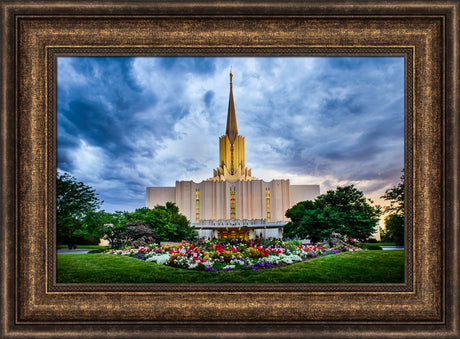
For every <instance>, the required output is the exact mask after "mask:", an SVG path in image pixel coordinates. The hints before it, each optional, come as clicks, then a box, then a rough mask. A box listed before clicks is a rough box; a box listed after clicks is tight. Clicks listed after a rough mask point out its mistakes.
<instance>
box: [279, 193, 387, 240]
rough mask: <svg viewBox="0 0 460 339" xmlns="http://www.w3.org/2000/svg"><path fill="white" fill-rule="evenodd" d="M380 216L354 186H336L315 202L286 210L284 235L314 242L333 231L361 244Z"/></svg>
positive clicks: (373, 230)
mask: <svg viewBox="0 0 460 339" xmlns="http://www.w3.org/2000/svg"><path fill="white" fill-rule="evenodd" d="M380 214H381V211H380V207H378V206H376V207H373V206H372V205H370V204H369V203H368V201H367V199H366V198H365V197H364V194H363V193H362V192H361V191H359V190H358V189H356V188H355V187H354V186H353V185H350V186H345V187H337V189H336V190H335V191H333V190H330V191H327V193H326V194H322V195H320V196H318V197H317V198H316V200H315V201H303V202H300V203H298V204H296V205H294V206H293V207H292V208H290V209H289V210H287V211H286V216H287V217H288V218H290V219H291V222H289V223H288V224H287V225H286V226H284V235H285V236H287V237H301V238H309V239H310V240H312V242H317V241H320V240H323V239H327V238H329V237H330V236H331V235H332V233H333V232H335V233H339V234H341V235H342V236H346V237H348V238H349V239H357V240H360V241H363V240H366V239H368V238H369V237H370V236H371V235H372V234H373V233H374V232H375V226H376V224H377V221H378V219H379V216H380Z"/></svg>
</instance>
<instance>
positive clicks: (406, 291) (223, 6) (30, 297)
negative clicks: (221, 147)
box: [1, 1, 460, 338]
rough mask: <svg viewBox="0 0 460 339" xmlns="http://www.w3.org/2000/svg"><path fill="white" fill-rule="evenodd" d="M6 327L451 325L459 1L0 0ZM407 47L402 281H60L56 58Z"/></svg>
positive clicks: (443, 328)
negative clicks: (42, 1) (40, 2)
mask: <svg viewBox="0 0 460 339" xmlns="http://www.w3.org/2000/svg"><path fill="white" fill-rule="evenodd" d="M1 5H2V38H1V39H2V40H1V44H2V115H1V119H2V124H1V126H2V127H1V128H2V134H1V135H2V139H1V140H2V144H1V145H2V147H1V155H2V214H1V218H2V237H1V240H2V245H3V246H2V247H1V248H2V260H1V265H2V267H1V272H2V273H1V283H2V293H1V297H2V303H1V307H2V311H1V314H2V316H1V331H2V336H4V337H6V338H8V337H17V336H33V337H36V336H37V337H38V336H47V337H63V336H65V337H80V338H81V337H133V336H143V337H158V336H161V337H174V336H176V337H177V336H179V337H180V336H184V335H187V336H188V337H213V336H218V335H220V336H222V337H234V336H243V335H245V336H250V335H253V336H264V337H303V336H305V335H306V334H308V336H309V337H329V338H330V337H362V338H365V337H375V336H376V334H377V333H378V335H379V336H381V337H389V336H394V335H398V336H400V337H404V336H416V337H429V336H434V335H435V334H436V335H442V336H444V337H452V338H454V337H456V336H458V335H459V318H460V317H459V312H458V307H459V302H458V290H459V288H458V286H459V285H458V284H459V270H458V269H459V262H460V260H459V259H460V258H459V250H458V243H459V240H460V239H459V230H458V225H459V223H458V221H459V214H458V205H459V200H458V192H459V190H458V188H459V185H458V170H459V168H458V152H459V147H458V145H459V142H458V141H459V140H458V134H459V131H458V126H459V112H458V104H459V96H458V79H459V78H460V76H459V75H460V74H459V72H458V64H459V60H458V55H459V53H458V52H459V47H458V15H459V14H460V13H459V4H458V3H456V2H455V1H452V2H449V1H446V2H436V1H435V2H433V1H431V2H426V3H417V5H412V4H410V3H409V2H407V3H406V2H394V3H391V4H379V3H378V2H375V3H373V2H366V3H359V4H353V3H347V2H345V3H338V2H337V3H335V2H327V3H299V2H279V3H278V2H247V3H236V4H232V3H225V2H218V3H215V4H209V3H204V2H203V3H201V2H173V3H167V2H165V3H162V2H132V3H117V2H93V3H92V2H83V3H80V2H67V1H59V2H50V3H46V5H45V4H43V5H41V6H39V5H38V4H37V3H36V2H32V1H17V2H10V1H2V2H1ZM63 55H139V56H141V55H215V56H219V55H265V56H269V55H272V56H280V55H284V56H291V55H296V56H300V55H305V56H306V55H398V56H404V58H405V60H406V67H405V68H406V72H405V79H406V90H405V100H406V105H405V106H406V107H405V175H406V178H407V184H406V188H405V189H406V197H407V198H406V206H407V213H406V245H405V248H406V259H405V272H406V276H405V283H404V284H369V285H367V284H362V285H360V284H354V285H347V284H335V285H334V284H331V285H329V284H322V285H320V284H273V285H271V284H195V285H193V284H169V285H166V284H165V285H156V284H137V285H136V284H133V285H130V284H102V285H96V284H93V285H90V284H57V283H56V279H55V278H56V277H55V274H56V272H55V260H56V247H55V241H54V239H55V238H54V237H55V204H56V202H55V196H56V195H55V191H56V187H55V170H56V107H55V106H56V102H55V93H56V63H55V61H56V58H57V57H58V56H63Z"/></svg>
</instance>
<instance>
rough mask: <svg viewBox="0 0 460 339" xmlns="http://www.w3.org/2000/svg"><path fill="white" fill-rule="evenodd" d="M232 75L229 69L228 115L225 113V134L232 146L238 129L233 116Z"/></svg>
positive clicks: (234, 115)
mask: <svg viewBox="0 0 460 339" xmlns="http://www.w3.org/2000/svg"><path fill="white" fill-rule="evenodd" d="M232 78H233V74H232V70H231V69H230V98H229V101H228V113H227V129H226V131H225V134H226V135H227V136H228V140H229V141H230V144H231V145H233V143H234V142H235V139H236V137H237V135H238V128H237V126H236V114H235V104H234V102H233V82H232Z"/></svg>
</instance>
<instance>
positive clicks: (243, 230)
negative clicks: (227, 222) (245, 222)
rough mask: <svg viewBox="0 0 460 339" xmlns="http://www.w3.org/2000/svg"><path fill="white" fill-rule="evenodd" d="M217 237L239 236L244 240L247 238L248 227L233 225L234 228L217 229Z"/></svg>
mask: <svg viewBox="0 0 460 339" xmlns="http://www.w3.org/2000/svg"><path fill="white" fill-rule="evenodd" d="M217 237H218V238H219V239H226V238H241V239H244V240H249V228H248V227H238V228H237V227H235V228H226V229H223V230H218V231H217Z"/></svg>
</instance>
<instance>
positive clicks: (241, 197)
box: [146, 73, 320, 238]
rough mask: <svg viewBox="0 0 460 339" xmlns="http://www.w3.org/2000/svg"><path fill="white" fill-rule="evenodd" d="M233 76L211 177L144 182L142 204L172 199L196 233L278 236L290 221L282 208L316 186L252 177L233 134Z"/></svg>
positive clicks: (240, 143) (313, 194) (309, 196)
mask: <svg viewBox="0 0 460 339" xmlns="http://www.w3.org/2000/svg"><path fill="white" fill-rule="evenodd" d="M232 76H233V75H232V73H230V98H229V106H228V114H227V128H226V133H225V135H223V136H222V137H220V138H219V167H218V168H217V169H215V170H214V171H213V177H212V178H209V179H207V180H204V181H202V182H200V183H195V182H193V181H176V186H175V187H147V192H146V207H148V208H153V207H155V206H156V205H164V204H165V203H166V202H168V201H169V202H174V203H176V205H177V206H178V207H179V211H180V213H182V214H183V215H185V216H186V217H187V219H189V220H190V222H191V224H192V225H193V226H194V227H196V228H197V230H198V233H199V236H200V237H209V238H212V237H216V238H226V237H235V236H239V237H244V238H254V237H255V236H262V237H265V238H268V237H275V238H281V237H282V228H283V226H284V225H285V224H286V223H287V222H288V221H289V220H288V219H287V218H286V216H285V213H286V210H288V209H289V208H291V207H292V206H293V205H295V204H296V203H298V202H300V201H305V200H314V199H315V198H316V197H317V196H318V195H319V193H320V192H319V185H290V183H289V179H275V180H272V181H269V182H266V181H263V180H260V179H257V178H255V177H252V174H251V169H248V168H247V167H246V165H245V144H244V137H243V136H241V135H238V129H237V124H236V114H235V105H234V100H233V84H232Z"/></svg>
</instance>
